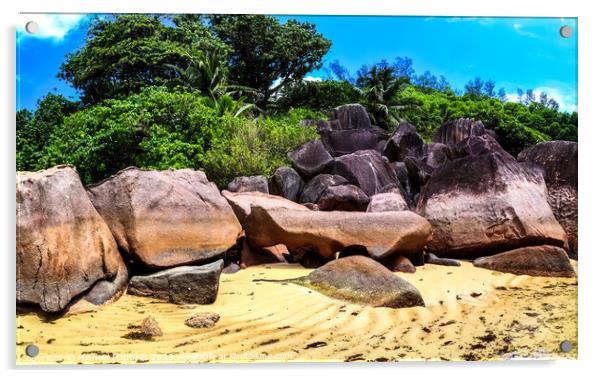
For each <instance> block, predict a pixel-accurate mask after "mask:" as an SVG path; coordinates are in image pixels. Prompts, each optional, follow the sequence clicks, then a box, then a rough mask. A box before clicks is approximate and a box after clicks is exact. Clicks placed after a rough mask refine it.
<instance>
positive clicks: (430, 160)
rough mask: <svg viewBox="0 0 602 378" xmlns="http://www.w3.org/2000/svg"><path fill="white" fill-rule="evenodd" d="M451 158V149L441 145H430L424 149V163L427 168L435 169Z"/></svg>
mask: <svg viewBox="0 0 602 378" xmlns="http://www.w3.org/2000/svg"><path fill="white" fill-rule="evenodd" d="M451 158H452V151H451V148H450V147H449V146H448V145H447V144H443V143H430V144H427V145H426V147H425V158H424V162H425V163H426V165H428V166H429V167H433V168H437V167H440V166H442V165H443V164H445V163H447V162H448V161H449V160H451Z"/></svg>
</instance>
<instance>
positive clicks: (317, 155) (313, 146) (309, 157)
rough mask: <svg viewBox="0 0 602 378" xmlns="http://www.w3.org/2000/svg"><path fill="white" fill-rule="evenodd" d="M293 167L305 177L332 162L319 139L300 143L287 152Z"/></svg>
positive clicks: (321, 170)
mask: <svg viewBox="0 0 602 378" xmlns="http://www.w3.org/2000/svg"><path fill="white" fill-rule="evenodd" d="M288 157H289V159H291V162H292V164H293V168H295V170H296V171H297V172H299V174H300V175H301V176H302V177H303V178H304V179H305V180H309V179H311V178H312V177H314V176H315V175H317V174H319V173H322V172H324V171H325V170H326V169H327V168H329V167H330V165H331V164H332V162H333V159H332V156H331V155H330V153H329V152H328V150H327V149H326V147H325V146H324V144H323V143H322V142H321V141H319V140H313V141H310V142H307V143H304V144H302V145H301V146H299V147H298V148H296V149H295V150H293V151H292V152H291V153H289V154H288Z"/></svg>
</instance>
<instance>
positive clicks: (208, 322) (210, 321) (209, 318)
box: [186, 312, 220, 328]
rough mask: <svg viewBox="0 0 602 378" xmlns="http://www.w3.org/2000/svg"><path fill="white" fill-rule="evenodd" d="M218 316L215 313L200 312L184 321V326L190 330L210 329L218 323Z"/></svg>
mask: <svg viewBox="0 0 602 378" xmlns="http://www.w3.org/2000/svg"><path fill="white" fill-rule="evenodd" d="M219 318H220V316H219V314H218V313H215V312H201V313H198V314H194V315H192V316H191V317H190V318H188V319H186V325H187V326H188V327H191V328H212V327H214V326H215V323H217V322H218V321H219Z"/></svg>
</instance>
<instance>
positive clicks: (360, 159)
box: [331, 150, 399, 196]
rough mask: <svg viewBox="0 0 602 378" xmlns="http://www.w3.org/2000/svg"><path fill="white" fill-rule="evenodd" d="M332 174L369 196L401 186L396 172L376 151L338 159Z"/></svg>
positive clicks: (364, 151)
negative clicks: (393, 186)
mask: <svg viewBox="0 0 602 378" xmlns="http://www.w3.org/2000/svg"><path fill="white" fill-rule="evenodd" d="M331 173H332V174H334V175H339V176H342V177H344V178H345V179H347V181H349V183H351V184H353V185H355V186H358V187H359V188H360V189H362V190H363V191H364V193H366V194H367V195H368V196H372V195H374V194H376V193H381V192H382V191H383V189H384V188H385V187H387V186H391V185H395V186H399V181H398V180H397V176H396V175H395V172H394V171H393V169H392V168H391V167H390V166H389V165H388V164H387V163H385V161H383V158H382V157H381V156H380V155H379V153H378V152H376V151H375V150H363V151H357V152H354V153H353V154H349V155H345V156H341V157H337V158H336V159H335V161H334V164H333V165H332V168H331Z"/></svg>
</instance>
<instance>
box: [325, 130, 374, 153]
mask: <svg viewBox="0 0 602 378" xmlns="http://www.w3.org/2000/svg"><path fill="white" fill-rule="evenodd" d="M322 142H323V143H324V145H325V146H326V148H327V149H328V151H329V152H330V154H331V155H332V156H342V155H347V154H351V153H354V152H355V151H360V150H375V149H376V147H377V145H378V135H377V134H375V133H373V132H372V131H371V130H369V129H355V130H334V131H331V132H330V133H327V134H323V135H322Z"/></svg>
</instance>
